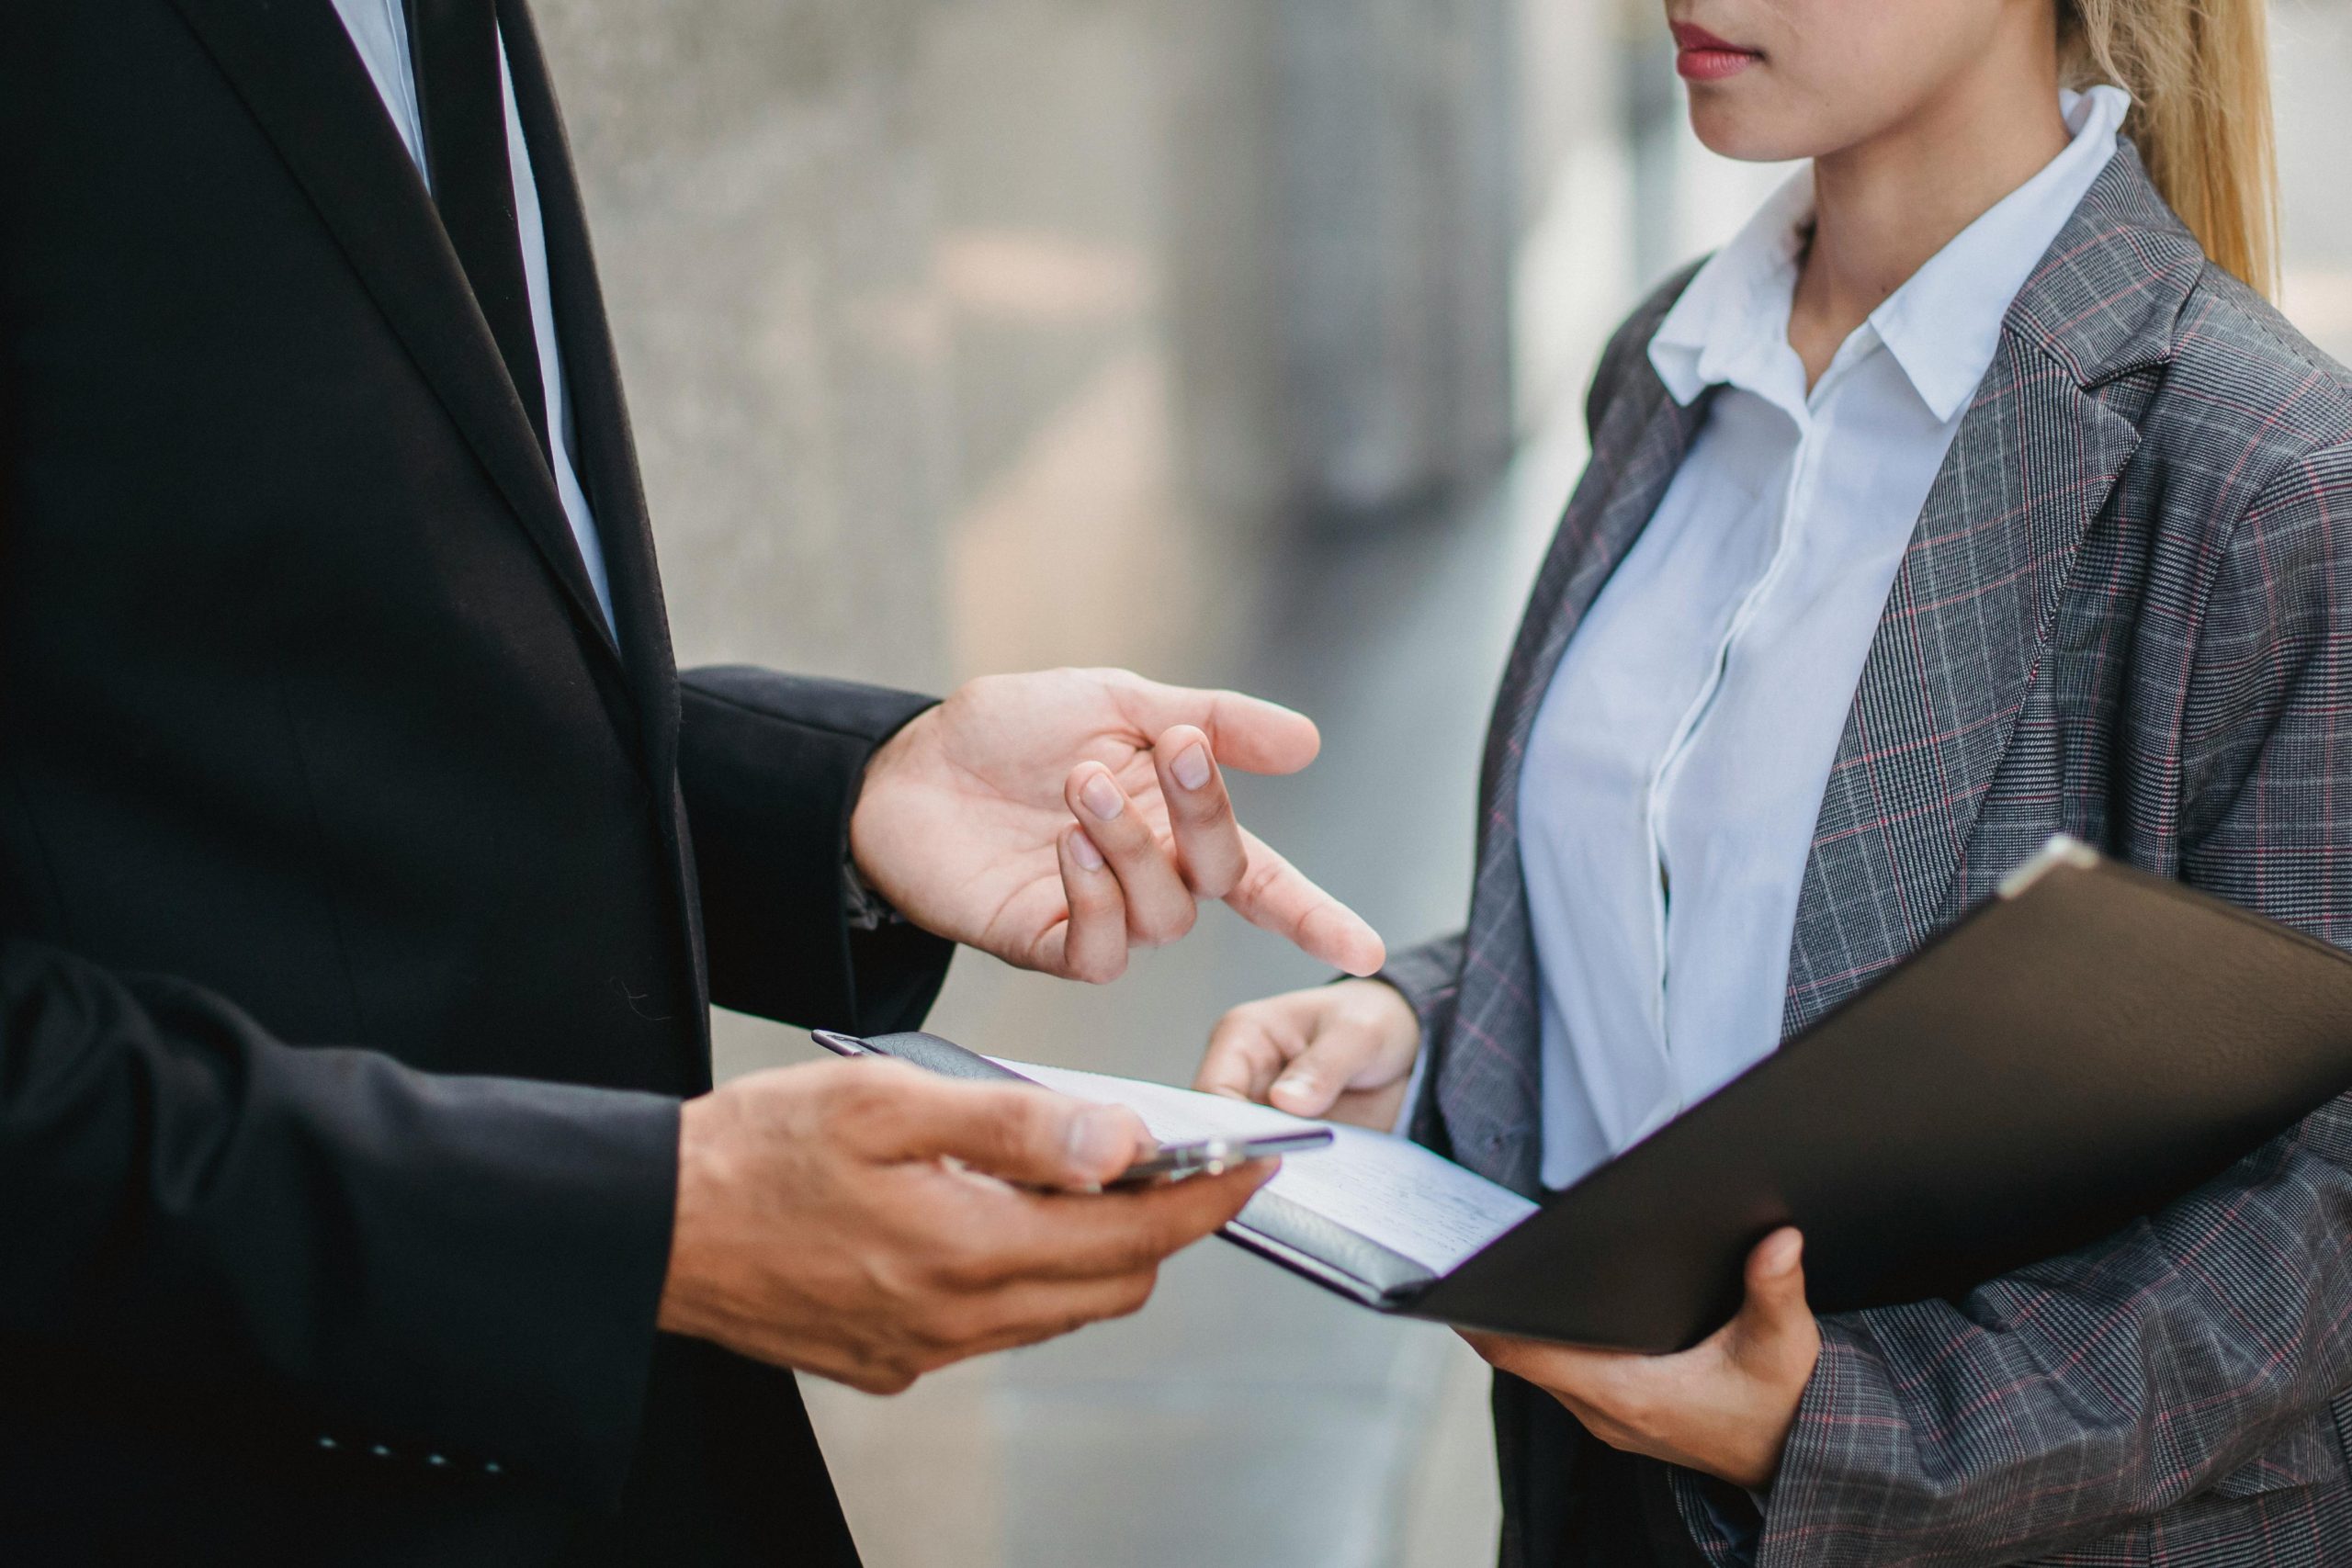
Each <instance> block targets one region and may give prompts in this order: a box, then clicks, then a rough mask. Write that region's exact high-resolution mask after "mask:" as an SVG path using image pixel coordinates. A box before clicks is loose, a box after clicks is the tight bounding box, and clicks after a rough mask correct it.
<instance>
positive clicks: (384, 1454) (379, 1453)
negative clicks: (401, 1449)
mask: <svg viewBox="0 0 2352 1568" xmlns="http://www.w3.org/2000/svg"><path fill="white" fill-rule="evenodd" d="M368 1452H369V1453H371V1454H374V1455H375V1456H376V1457H377V1458H378V1459H390V1458H391V1457H392V1450H390V1449H388V1448H386V1447H385V1446H384V1445H383V1444H381V1443H378V1444H377V1445H376V1446H375V1447H374V1448H372V1449H369V1450H368Z"/></svg>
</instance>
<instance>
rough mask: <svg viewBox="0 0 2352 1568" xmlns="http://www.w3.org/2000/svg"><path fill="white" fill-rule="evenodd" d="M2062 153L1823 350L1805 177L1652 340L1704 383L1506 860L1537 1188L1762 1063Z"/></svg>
mask: <svg viewBox="0 0 2352 1568" xmlns="http://www.w3.org/2000/svg"><path fill="white" fill-rule="evenodd" d="M2128 106H2129V100H2128V99H2127V98H2126V97H2125V96H2124V95H2123V94H2122V93H2120V92H2118V91H2116V90H2115V89H2113V88H2107V87H2098V88H2093V89H2092V90H2091V91H2090V92H2088V93H2086V94H2083V95H2079V96H2078V95H2073V94H2069V95H2068V96H2067V97H2066V100H2065V103H2064V109H2065V115H2066V123H2067V126H2068V129H2069V130H2071V131H2072V133H2073V135H2072V140H2071V141H2070V143H2069V145H2068V146H2067V147H2066V149H2065V150H2064V152H2061V153H2060V154H2059V155H2058V156H2057V157H2056V158H2055V159H2054V160H2052V162H2051V164H2049V165H2048V166H2047V167H2045V168H2043V169H2042V170H2041V173H2039V174H2038V175H2035V176H2034V177H2033V178H2032V179H2031V180H2029V181H2028V182H2027V183H2026V184H2025V185H2023V186H2019V187H2018V189H2017V190H2016V191H2014V192H2012V193H2011V194H2010V195H2009V196H2008V197H2006V198H2004V199H2003V200H2002V201H2001V202H2000V203H1999V204H1998V205H1997V206H1996V207H1994V208H1993V209H1991V210H1990V211H1988V212H1986V213H1985V215H1984V216H1983V217H1981V218H1979V219H1978V220H1976V221H1975V222H1974V223H1973V224H1971V225H1970V226H1969V227H1968V228H1967V229H1966V230H1965V231H1962V233H1961V234H1960V235H1959V236H1958V237H1957V238H1955V239H1954V240H1953V241H1952V242H1951V243H1950V244H1948V245H1946V246H1945V247H1944V248H1943V250H1941V251H1940V252H1939V253H1938V254H1936V255H1935V257H1934V258H1933V259H1932V260H1930V261H1929V262H1928V264H1927V265H1925V266H1923V267H1921V268H1920V269H1919V271H1918V272H1917V274H1916V275H1914V276H1912V277H1911V279H1910V280H1909V281H1908V282H1906V283H1905V284H1904V286H1903V287H1902V288H1900V289H1898V290H1896V291H1895V293H1894V295H1893V296H1892V297H1891V298H1889V299H1887V300H1886V302H1885V303H1883V305H1881V306H1880V307H1879V308H1878V309H1877V310H1874V311H1872V312H1871V316H1870V319H1869V320H1868V321H1865V322H1864V323H1863V324H1862V325H1861V326H1860V327H1858V328H1856V329H1855V331H1854V333H1853V335H1852V336H1850V337H1849V338H1848V339H1847V340H1846V342H1845V343H1844V344H1842V345H1841V346H1840V347H1839V348H1838V353H1837V355H1836V357H1835V358H1834V359H1833V360H1832V361H1831V362H1830V365H1829V367H1828V368H1827V369H1826V371H1825V372H1824V373H1823V374H1822V376H1821V378H1820V380H1819V382H1818V383H1817V384H1816V385H1815V387H1814V388H1813V389H1812V390H1811V391H1810V393H1808V392H1807V390H1806V388H1805V379H1804V366H1803V365H1802V363H1801V362H1800V361H1799V360H1798V358H1797V355H1796V351H1795V350H1794V349H1792V348H1791V347H1790V346H1789V341H1788V329H1789V311H1790V304H1791V300H1792V296H1793V293H1794V290H1795V286H1796V277H1797V266H1798V261H1799V257H1800V255H1801V254H1802V245H1803V239H1802V234H1803V229H1804V225H1805V224H1806V222H1807V220H1809V219H1810V216H1811V213H1812V204H1813V193H1812V179H1811V174H1810V171H1809V170H1808V171H1807V172H1805V173H1803V174H1800V175H1797V176H1796V177H1795V178H1793V179H1792V180H1791V181H1790V182H1789V183H1788V185H1787V186H1784V187H1782V189H1781V191H1780V192H1779V193H1778V194H1777V195H1775V196H1774V197H1772V199H1771V200H1770V201H1769V202H1768V203H1767V204H1766V205H1765V207H1764V208H1763V209H1762V210H1761V211H1760V212H1758V214H1757V216H1756V217H1755V218H1754V219H1753V220H1751V221H1750V222H1749V223H1748V225H1747V227H1746V228H1745V229H1744V230H1742V231H1741V232H1740V233H1739V235H1738V237H1737V238H1736V239H1734V240H1733V241H1732V243H1730V244H1728V245H1727V246H1725V247H1724V249H1723V250H1722V251H1721V252H1719V253H1718V254H1716V255H1715V256H1714V257H1713V259H1712V260H1710V261H1709V262H1708V263H1707V265H1705V266H1704V267H1702V269H1701V270H1700V272H1699V273H1698V275H1697V276H1695V277H1694V278H1693V279H1692V280H1691V286H1690V288H1689V289H1688V290H1687V291H1686V292H1685V293H1684V294H1683V296H1682V298H1681V299H1680V300H1679V301H1678V302H1677V303H1676V305H1675V306H1674V308H1673V309H1672V310H1671V311H1669V312H1668V315H1667V317H1666V318H1665V320H1664V321H1663V322H1662V323H1661V324H1660V325H1659V327H1658V330H1657V334H1656V336H1655V337H1653V338H1652V340H1651V343H1650V361H1651V363H1652V364H1653V365H1654V366H1655V367H1657V373H1658V375H1659V376H1660V377H1661V378H1663V379H1664V381H1665V383H1666V386H1667V389H1668V391H1669V392H1670V393H1671V395H1672V396H1673V397H1674V398H1675V400H1677V401H1679V402H1681V403H1683V404H1685V405H1688V404H1689V403H1691V401H1692V400H1694V399H1696V398H1697V397H1699V396H1700V395H1701V393H1702V391H1704V390H1705V389H1707V388H1709V387H1718V388H1720V390H1719V391H1718V392H1717V393H1716V394H1715V398H1714V401H1713V405H1712V407H1711V408H1710V409H1709V411H1708V414H1707V419H1706V423H1705V424H1704V426H1703V427H1702V429H1701V431H1700V432H1699V434H1698V435H1697V437H1696V439H1695V440H1694V441H1693V443H1692V445H1691V449H1690V452H1689V454H1688V455H1687V456H1686V457H1684V459H1683V462H1682V467H1681V468H1680V470H1679V472H1678V473H1677V474H1676V476H1675V479H1674V481H1673V483H1672V484H1671V486H1670V487H1669V488H1668V491H1667V493H1666V496H1665V498H1664V500H1663V501H1662V502H1660V503H1659V505H1658V509H1657V514H1656V515H1655V516H1654V517H1652V518H1651V520H1650V522H1649V524H1648V525H1647V526H1646V527H1645V529H1644V530H1643V532H1642V535H1641V536H1640V538H1639V539H1638V540H1637V541H1636V542H1635V543H1634V547H1633V548H1632V550H1631V551H1630V552H1628V554H1627V556H1626V558H1625V559H1624V561H1623V563H1622V564H1621V565H1620V566H1619V567H1618V569H1617V570H1616V572H1615V574H1614V575H1613V576H1611V579H1610V581H1609V582H1608V584H1607V586H1606V587H1605V588H1603V590H1602V591H1601V592H1600V596H1599V597H1598V598H1597V599H1596V600H1595V601H1594V603H1593V605H1592V608H1591V610H1590V611H1589V614H1588V615H1586V617H1585V619H1584V622H1583V624H1582V625H1581V626H1579V627H1578V628H1577V634H1576V636H1575V637H1574V638H1573V639H1572V640H1571V641H1570V643H1569V645H1568V648H1567V650H1566V654H1565V656H1564V657H1563V659H1562V660H1561V663H1560V667H1559V669H1558V671H1556V673H1555V676H1554V678H1553V681H1552V684H1551V686H1550V688H1549V689H1548V691H1547V692H1546V693H1545V694H1544V702H1543V705H1542V707H1541V709H1540V710H1539V711H1538V713H1537V716H1536V719H1535V725H1534V729H1533V731H1532V735H1531V737H1530V739H1529V743H1528V747H1527V751H1526V756H1525V759H1524V761H1523V763H1522V769H1521V778H1520V802H1521V804H1520V833H1521V852H1520V853H1521V866H1522V868H1523V870H1524V872H1525V874H1526V879H1527V893H1528V903H1529V910H1530V914H1531V917H1532V924H1533V931H1534V938H1535V949H1536V954H1537V958H1538V961H1539V965H1540V968H1541V970H1542V976H1543V997H1542V1015H1543V1043H1542V1073H1541V1077H1542V1103H1543V1134H1544V1158H1543V1166H1542V1172H1543V1180H1544V1185H1545V1186H1546V1187H1547V1188H1559V1187H1565V1186H1566V1185H1568V1184H1569V1183H1570V1182H1572V1181H1574V1180H1575V1179H1577V1177H1579V1176H1581V1175H1583V1174H1584V1173H1585V1172H1586V1171H1587V1170H1589V1169H1590V1168H1592V1167H1593V1166H1595V1165H1598V1164H1600V1162H1602V1161H1603V1160H1606V1159H1608V1158H1609V1157H1611V1156H1613V1155H1615V1154H1617V1153H1618V1152H1620V1151H1622V1150H1623V1149H1624V1148H1626V1147H1627V1146H1628V1145H1632V1144H1634V1143H1635V1142H1637V1141H1638V1140H1640V1139H1641V1138H1643V1137H1645V1136H1646V1135H1647V1134H1650V1133H1652V1132H1654V1131H1656V1130H1657V1128H1658V1127H1660V1126H1662V1125H1663V1124H1665V1123H1666V1122H1668V1121H1671V1120H1672V1119H1673V1118H1674V1117H1675V1116H1677V1115H1679V1114H1680V1113H1681V1111H1683V1110H1684V1109H1686V1108H1687V1107H1689V1106H1690V1105H1691V1104H1692V1103H1693V1102H1694V1101H1696V1100H1700V1099H1702V1098H1703V1097H1704V1096H1706V1095H1707V1094H1709V1093H1710V1092H1712V1091H1713V1090H1714V1089H1718V1088H1720V1087H1721V1086H1722V1085H1723V1084H1724V1082H1726V1081H1727V1080H1729V1079H1730V1078H1731V1077H1734V1076H1736V1074H1738V1073H1739V1072H1740V1071H1741V1070H1742V1069H1743V1068H1746V1067H1747V1066H1750V1065H1752V1064H1753V1063H1755V1062H1756V1061H1757V1060H1758V1059H1759V1058H1760V1057H1762V1056H1764V1055H1768V1054H1769V1053H1770V1052H1771V1051H1773V1050H1774V1049H1775V1048H1777V1046H1778V1045H1779V1043H1780V1038H1781V1006H1782V993H1783V991H1784V990H1785V988H1786V987H1787V984H1788V963H1789V943H1790V941H1791V939H1792V933H1793V931H1794V930H1795V925H1796V908H1797V896H1798V892H1799V889H1800V887H1801V886H1802V882H1803V877H1804V866H1805V861H1806V857H1807V855H1808V854H1809V852H1810V851H1811V846H1812V841H1813V832H1814V825H1815V818H1817V816H1818V814H1819V812H1820V809H1821V799H1822V795H1823V792H1824V790H1825V789H1826V787H1827V784H1828V778H1829V768H1830V764H1831V762H1832V761H1834V759H1835V757H1836V754H1837V750H1838V739H1839V736H1840V734H1841V733H1842V731H1843V729H1844V727H1845V722H1846V715H1847V710H1848V708H1849V705H1850V704H1851V702H1852V699H1853V694H1854V688H1855V685H1856V683H1857V682H1859V680H1860V676H1861V669H1862V663H1863V660H1864V659H1865V658H1866V656H1867V655H1868V653H1869V651H1870V647H1871V641H1872V639H1873V637H1875V635H1876V633H1877V630H1878V623H1879V616H1880V614H1881V612H1882V610H1883V607H1884V605H1885V602H1886V598H1887V594H1888V592H1889V590H1890V589H1891V588H1892V587H1893V584H1894V573H1895V570H1896V568H1897V567H1898V565H1899V564H1900V563H1901V560H1902V558H1903V554H1904V551H1905V547H1906V546H1907V545H1908V544H1909V542H1910V538H1911V534H1912V530H1913V528H1914V526H1915V525H1916V524H1917V519H1918V516H1919V513H1920V510H1921V508H1922V506H1923V505H1924V503H1925V502H1926V501H1927V497H1928V490H1929V488H1930V487H1931V486H1932V485H1933V484H1934V482H1935V478H1936V473H1937V470H1938V469H1939V468H1940V467H1941V466H1942V464H1943V460H1944V455H1945V453H1946V452H1947V450H1948V449H1949V448H1950V447H1951V442H1952V438H1953V436H1954V435H1955V434H1957V433H1958V431H1959V429H1960V423H1961V420H1962V417H1963V416H1964V415H1965V414H1966V412H1967V411H1968V407H1969V403H1970V401H1971V400H1972V399H1973V395H1974V393H1975V390H1976V388H1977V385H1978V384H1979V383H1980V382H1981V381H1982V380H1983V379H1984V378H1985V372H1986V370H1987V369H1988V368H1990V367H1991V365H1992V361H1993V355H1994V352H1995V350H1996V347H1997V345H1998V344H1999V341H2000V331H2001V321H2002V319H2003V317H2004V316H2005V315H2006V314H2007V310H2008V307H2009V302H2010V300H2011V299H2013V298H2014V297H2015V296H2016V294H2017V292H2018V289H2019V288H2022V287H2023V286H2024V284H2025V281H2026V279H2027V277H2028V276H2030V274H2031V272H2032V270H2033V268H2034V266H2035V265H2036V264H2037V263H2038V262H2039V261H2040V260H2041V256H2042V255H2043V254H2044V253H2045V252H2046V251H2047V250H2048V249H2049V247H2050V245H2051V243H2052V242H2053V241H2054V240H2055V239H2056V238H2057V236H2058V231H2060V230H2061V229H2062V228H2063V227H2064V225H2065V223H2066V220H2067V219H2068V218H2069V217H2070V216H2071V215H2072V214H2073V212H2074V210H2075V206H2076V205H2077V204H2078V203H2079V202H2080V201H2081V200H2082V198H2083V196H2084V194H2085V193H2086V192H2087V191H2088V190H2089V188H2090V186H2091V183H2092V182H2093V181H2094V180H2095V179H2096V178H2097V177H2098V173H2099V171H2100V170H2101V169H2102V168H2104V167H2105V166H2106V164H2107V163H2108V160H2109V158H2110V157H2111V156H2112V155H2113V154H2114V152H2115V145H2116V141H2115V139H2116V130H2117V127H2118V126H2119V125H2120V123H2121V121H2122V118H2123V113H2124V110H2125V108H2126V107H2128Z"/></svg>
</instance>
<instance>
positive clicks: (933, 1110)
mask: <svg viewBox="0 0 2352 1568" xmlns="http://www.w3.org/2000/svg"><path fill="white" fill-rule="evenodd" d="M897 1066H898V1064H896V1063H876V1064H873V1067H874V1068H876V1069H889V1068H896V1067H897ZM880 1076H881V1075H880V1073H878V1072H877V1073H876V1077H880ZM888 1082H889V1089H888V1091H887V1094H886V1095H885V1096H883V1097H879V1098H876V1099H873V1100H867V1101H866V1102H865V1103H864V1104H863V1105H861V1106H859V1107H856V1108H855V1111H854V1113H855V1116H856V1119H857V1120H858V1122H860V1123H861V1124H860V1125H859V1126H857V1127H856V1128H855V1129H854V1131H853V1134H852V1135H853V1136H854V1138H855V1139H856V1140H857V1141H858V1143H859V1145H861V1147H862V1148H863V1150H864V1152H865V1153H866V1154H867V1155H869V1156H874V1157H875V1158H877V1159H885V1160H919V1159H937V1158H939V1157H941V1156H947V1157H950V1158H954V1159H957V1160H961V1161H962V1162H963V1163H964V1164H966V1165H967V1166H970V1167H971V1168H973V1169H975V1170H978V1171H981V1172H984V1173H986V1174H987V1175H989V1176H993V1177H997V1178H999V1179H1002V1180H1005V1181H1012V1182H1018V1183H1021V1184H1023V1185H1024V1186H1033V1187H1094V1186H1100V1185H1101V1184H1102V1183H1103V1182H1106V1181H1109V1180H1111V1179H1113V1178H1114V1177H1116V1176H1117V1175H1118V1174H1119V1173H1120V1172H1121V1171H1123V1170H1125V1169H1126V1168H1127V1167H1128V1166H1130V1165H1133V1164H1134V1163H1135V1162H1136V1160H1138V1159H1141V1158H1142V1157H1143V1156H1146V1155H1148V1154H1149V1153H1150V1152H1151V1151H1152V1150H1153V1149H1154V1148H1156V1147H1158V1146H1159V1145H1158V1142H1157V1140H1155V1139H1154V1138H1153V1137H1152V1135H1151V1133H1150V1131H1149V1129H1148V1128H1146V1127H1145V1126H1144V1124H1143V1119H1142V1118H1141V1117H1139V1116H1137V1115H1136V1113H1135V1112H1134V1111H1128V1110H1126V1109H1125V1108H1124V1107H1121V1106H1116V1105H1095V1104H1091V1103H1089V1102H1088V1101H1086V1100H1074V1099H1071V1098H1070V1097H1069V1096H1068V1095H1062V1094H1056V1093H1054V1092H1053V1091H1052V1090H1050V1089H1042V1088H1033V1087H1031V1086H1029V1085H1026V1084H974V1083H957V1082H955V1081H954V1080H952V1079H944V1078H937V1077H932V1076H930V1075H929V1074H924V1073H918V1072H914V1071H912V1070H911V1069H909V1070H906V1071H905V1072H904V1073H903V1075H902V1074H901V1073H900V1072H898V1071H892V1072H890V1073H889V1077H888Z"/></svg>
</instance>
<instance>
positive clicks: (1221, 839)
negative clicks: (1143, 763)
mask: <svg viewBox="0 0 2352 1568" xmlns="http://www.w3.org/2000/svg"><path fill="white" fill-rule="evenodd" d="M1151 761H1152V766H1153V768H1154V769H1155V770H1156V771H1157V772H1158V773H1159V795H1160V798H1161V799H1163V800H1165V801H1166V802H1167V803H1168V826H1169V829H1170V831H1171V832H1172V833H1173V835H1174V836H1175V840H1176V860H1177V864H1178V868H1179V870H1180V871H1181V873H1182V876H1183V879H1184V882H1185V885H1186V886H1189V887H1190V888H1191V889H1192V890H1193V894H1194V895H1195V896H1196V897H1202V898H1222V897H1225V896H1226V895H1227V893H1230V892H1231V891H1232V890H1233V888H1234V886H1235V885H1236V884H1238V882H1240V880H1241V876H1242V874H1243V873H1244V872H1245V871H1247V870H1248V869H1249V867H1250V852H1249V850H1248V848H1247V847H1246V846H1244V845H1243V843H1242V841H1241V825H1240V824H1239V823H1238V822H1236V821H1235V820H1234V819H1233V800H1232V797H1231V796H1229V795H1227V794H1226V791H1225V775H1224V774H1223V773H1221V772H1220V771H1219V770H1218V768H1217V765H1216V753H1215V752H1214V751H1213V750H1211V749H1210V746H1209V738H1208V736H1207V735H1205V734H1204V733H1203V732H1202V731H1201V730H1200V729H1198V728H1194V727H1193V726H1192V725H1189V724H1180V725H1176V726H1174V727H1173V728H1170V729H1169V730H1167V731H1166V732H1165V733H1163V734H1162V735H1161V736H1160V738H1159V742H1158V744H1156V745H1154V746H1153V747H1152V749H1151Z"/></svg>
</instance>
